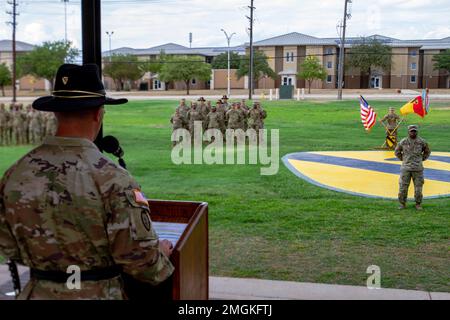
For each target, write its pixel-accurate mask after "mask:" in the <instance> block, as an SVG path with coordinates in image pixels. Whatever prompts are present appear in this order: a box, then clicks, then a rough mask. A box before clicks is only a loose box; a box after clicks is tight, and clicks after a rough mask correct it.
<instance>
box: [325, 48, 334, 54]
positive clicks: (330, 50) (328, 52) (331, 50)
mask: <svg viewBox="0 0 450 320" xmlns="http://www.w3.org/2000/svg"><path fill="white" fill-rule="evenodd" d="M325 54H328V55H332V54H333V49H331V48H327V50H326V51H325Z"/></svg>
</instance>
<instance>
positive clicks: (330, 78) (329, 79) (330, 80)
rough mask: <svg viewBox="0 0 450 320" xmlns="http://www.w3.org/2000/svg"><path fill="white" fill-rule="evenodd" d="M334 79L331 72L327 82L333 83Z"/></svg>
mask: <svg viewBox="0 0 450 320" xmlns="http://www.w3.org/2000/svg"><path fill="white" fill-rule="evenodd" d="M332 80H333V78H332V76H331V74H329V75H328V76H327V83H331V82H332Z"/></svg>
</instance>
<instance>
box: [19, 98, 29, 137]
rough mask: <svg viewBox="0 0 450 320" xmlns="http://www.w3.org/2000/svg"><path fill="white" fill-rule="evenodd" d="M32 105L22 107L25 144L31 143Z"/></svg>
mask: <svg viewBox="0 0 450 320" xmlns="http://www.w3.org/2000/svg"><path fill="white" fill-rule="evenodd" d="M30 108H31V105H30V106H27V108H26V109H23V108H21V110H20V112H21V116H22V119H24V120H23V122H22V143H23V144H29V143H30V120H31V118H30Z"/></svg>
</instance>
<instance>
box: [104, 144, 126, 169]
mask: <svg viewBox="0 0 450 320" xmlns="http://www.w3.org/2000/svg"><path fill="white" fill-rule="evenodd" d="M100 146H101V148H102V149H103V150H104V151H105V152H107V153H111V154H112V155H114V156H116V157H117V158H119V164H120V166H121V167H122V168H124V169H126V168H127V166H126V164H125V161H124V160H123V159H122V157H123V155H124V154H125V152H124V151H123V149H122V148H121V147H120V144H119V140H117V139H116V138H115V137H113V136H106V137H103V139H102V140H101V143H100Z"/></svg>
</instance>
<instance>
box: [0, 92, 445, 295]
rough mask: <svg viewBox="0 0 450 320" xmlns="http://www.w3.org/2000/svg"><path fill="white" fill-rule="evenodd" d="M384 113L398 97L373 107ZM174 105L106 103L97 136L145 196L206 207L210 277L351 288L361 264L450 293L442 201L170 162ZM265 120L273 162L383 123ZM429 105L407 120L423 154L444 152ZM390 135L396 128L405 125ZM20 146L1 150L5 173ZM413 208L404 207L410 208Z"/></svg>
mask: <svg viewBox="0 0 450 320" xmlns="http://www.w3.org/2000/svg"><path fill="white" fill-rule="evenodd" d="M372 104H373V106H374V107H375V108H376V109H377V110H378V111H379V113H381V114H384V113H385V112H387V109H388V107H389V106H395V107H399V106H401V103H399V102H393V103H389V102H373V101H372ZM175 106H176V102H174V101H151V102H132V103H129V104H128V105H126V106H125V107H111V108H108V110H107V114H106V118H105V134H113V135H115V136H116V137H118V138H119V139H120V141H121V145H122V147H123V148H124V150H125V152H126V154H125V159H126V161H127V164H128V168H129V170H130V171H131V173H132V174H133V175H134V176H135V178H136V179H137V180H138V181H139V182H140V183H141V185H142V187H143V190H144V192H145V193H146V195H147V196H149V197H151V198H155V199H173V200H174V199H179V200H202V201H207V202H209V208H210V209H209V212H210V220H209V221H210V248H211V250H210V265H211V270H210V271H211V274H212V275H216V276H232V277H254V278H264V279H277V280H292V281H301V282H320V283H337V284H350V285H361V286H364V285H365V284H366V279H367V277H368V275H367V274H366V269H367V267H368V266H369V265H378V266H380V268H381V272H382V278H381V285H382V287H389V288H404V289H420V290H432V291H446V292H450V285H449V278H450V263H449V261H450V255H449V244H450V242H449V230H450V219H449V217H450V215H449V214H450V198H445V199H437V200H428V201H425V203H424V206H425V210H424V211H423V212H416V211H415V210H414V209H412V208H410V209H408V210H406V211H398V210H397V203H396V201H389V200H374V199H367V198H362V197H357V196H351V195H346V194H343V193H337V192H333V191H329V190H325V189H321V188H319V187H316V186H314V185H311V184H309V183H307V182H305V181H303V180H301V179H298V178H297V177H296V176H294V175H293V174H292V173H291V172H290V171H289V170H288V169H286V168H285V167H284V165H283V164H282V163H281V161H280V170H279V173H278V174H277V175H274V176H261V175H260V166H256V165H213V166H207V165H196V166H194V165H182V166H176V165H174V164H172V162H171V157H170V156H171V142H170V134H171V129H170V123H169V118H170V115H171V113H172V112H173V110H174V109H175ZM264 106H265V107H266V110H267V111H268V119H267V121H266V127H267V128H268V129H273V128H278V129H280V157H281V156H284V155H285V154H287V153H292V152H299V151H319V150H320V151H328V150H330V151H332V150H370V149H372V148H373V147H375V146H379V145H381V143H382V141H383V139H384V130H383V128H382V127H381V126H377V127H376V128H375V129H374V130H373V132H372V133H370V134H366V133H365V132H364V130H363V128H362V124H361V121H360V119H359V104H358V101H346V102H340V103H339V102H317V103H314V102H292V101H289V102H266V103H264ZM442 107H448V104H435V105H434V110H433V112H432V113H431V114H430V115H429V116H428V117H427V118H426V119H425V120H421V119H420V118H419V117H417V116H415V115H412V116H410V117H409V124H410V123H412V121H414V122H415V123H418V124H419V125H421V127H422V131H421V135H422V136H423V137H424V138H426V139H427V140H428V142H429V143H430V145H431V148H432V150H433V151H450V110H448V108H442ZM399 134H400V136H405V135H406V129H405V126H403V127H402V129H401V130H400V133H399ZM29 148H30V147H7V148H6V147H3V148H1V149H0V151H1V155H0V172H4V170H6V169H7V168H8V167H9V166H10V165H11V164H12V163H13V162H14V161H15V160H16V159H18V158H19V157H20V156H21V155H22V154H24V153H25V152H26V151H27V150H29ZM410 207H411V204H410Z"/></svg>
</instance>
